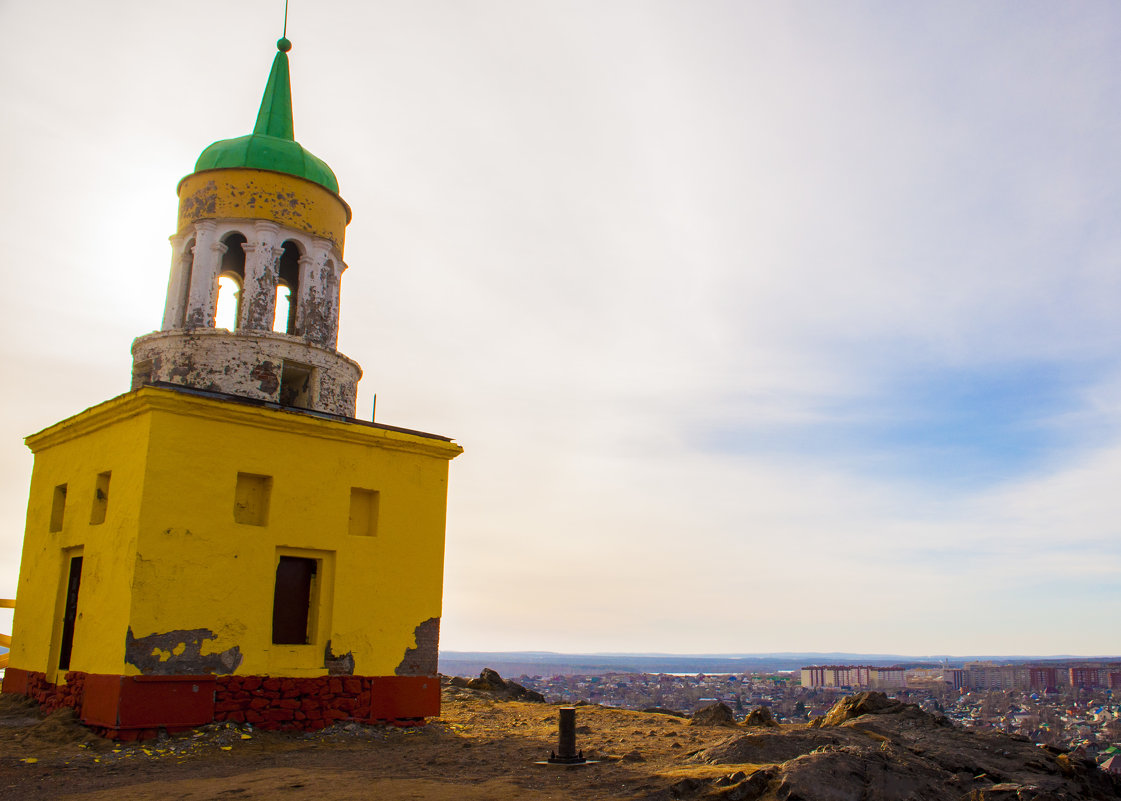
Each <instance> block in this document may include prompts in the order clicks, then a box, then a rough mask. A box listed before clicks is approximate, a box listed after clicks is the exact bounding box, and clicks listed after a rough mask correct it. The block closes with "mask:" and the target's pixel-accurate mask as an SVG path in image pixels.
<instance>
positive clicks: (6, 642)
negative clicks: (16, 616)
mask: <svg viewBox="0 0 1121 801" xmlns="http://www.w3.org/2000/svg"><path fill="white" fill-rule="evenodd" d="M15 608H16V600H15V598H0V609H15ZM0 645H3V646H6V647H8V648H11V647H12V635H11V634H0ZM7 666H8V654H7V653H3V654H0V669H3V668H6V667H7Z"/></svg>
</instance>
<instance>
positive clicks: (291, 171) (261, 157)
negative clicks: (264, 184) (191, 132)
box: [195, 39, 339, 195]
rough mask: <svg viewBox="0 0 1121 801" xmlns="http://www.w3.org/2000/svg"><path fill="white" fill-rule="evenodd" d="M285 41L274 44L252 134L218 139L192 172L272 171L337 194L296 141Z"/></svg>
mask: <svg viewBox="0 0 1121 801" xmlns="http://www.w3.org/2000/svg"><path fill="white" fill-rule="evenodd" d="M291 47H292V45H291V43H290V42H289V41H288V40H287V39H281V40H280V41H279V42H277V50H278V51H279V52H278V53H277V54H276V58H274V59H273V62H272V71H271V72H270V73H269V82H268V84H267V85H266V86H265V95H264V97H262V98H261V109H260V111H258V112H257V124H256V125H255V126H254V128H253V133H251V134H249V135H248V136H239V137H237V138H236V139H222V140H220V141H218V142H215V143H214V144H212V145H210V147H208V148H206V150H204V151H202V155H201V156H199V158H198V161H196V162H195V172H200V171H201V170H216V169H221V168H223V167H248V168H250V169H254V170H272V171H273V172H283V173H287V174H288V175H295V176H297V177H299V178H305V179H307V180H308V181H311V182H312V183H317V184H319V185H320V186H322V187H324V188H325V189H329V190H330V191H332V192H334V193H335V194H336V195H337V194H338V193H339V181H338V179H337V178H335V173H334V172H332V171H331V168H330V167H328V166H327V164H326V162H324V161H323V160H322V159H319V158H316V157H315V156H313V155H312V154H311V153H309V152H308V151H307V150H305V149H304V148H303V147H302V146H301V145H300V143H299V142H297V141H296V138H295V134H294V133H293V126H292V83H291V80H290V78H289V76H288V52H287V51H288V50H289V49H290V48H291Z"/></svg>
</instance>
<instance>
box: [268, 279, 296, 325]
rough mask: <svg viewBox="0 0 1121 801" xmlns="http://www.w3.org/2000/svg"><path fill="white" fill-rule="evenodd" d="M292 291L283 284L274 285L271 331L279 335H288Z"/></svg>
mask: <svg viewBox="0 0 1121 801" xmlns="http://www.w3.org/2000/svg"><path fill="white" fill-rule="evenodd" d="M291 305H292V290H291V289H289V288H288V287H287V286H285V285H284V284H281V283H278V284H277V285H276V307H275V308H276V316H275V317H274V318H273V323H272V330H273V331H276V332H277V333H280V334H287V333H288V316H289V315H290V314H291V313H292V310H291Z"/></svg>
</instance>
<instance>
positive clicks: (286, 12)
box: [280, 0, 288, 39]
mask: <svg viewBox="0 0 1121 801" xmlns="http://www.w3.org/2000/svg"><path fill="white" fill-rule="evenodd" d="M280 35H281V36H283V37H284V38H285V39H287V38H288V0H284V32H283V33H282V34H280Z"/></svg>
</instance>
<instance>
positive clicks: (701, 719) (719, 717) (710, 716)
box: [689, 701, 736, 726]
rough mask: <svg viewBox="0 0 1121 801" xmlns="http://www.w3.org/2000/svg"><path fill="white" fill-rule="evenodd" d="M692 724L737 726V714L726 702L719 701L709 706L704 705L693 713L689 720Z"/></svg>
mask: <svg viewBox="0 0 1121 801" xmlns="http://www.w3.org/2000/svg"><path fill="white" fill-rule="evenodd" d="M689 725H691V726H735V725H736V716H735V715H733V714H732V710H731V708H730V707H728V706H727V705H726V704H722V703H720V702H719V701H717V702H716V703H714V704H709V705H708V706H702V707H701V708H700V709H698V710H697V711H696V712H694V713H693V717H692V718H691V719H690V720H689Z"/></svg>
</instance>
